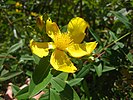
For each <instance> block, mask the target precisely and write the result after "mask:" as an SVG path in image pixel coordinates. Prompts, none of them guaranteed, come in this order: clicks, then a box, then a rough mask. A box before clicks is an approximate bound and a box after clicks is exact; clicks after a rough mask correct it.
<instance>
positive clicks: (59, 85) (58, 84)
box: [51, 77, 66, 92]
mask: <svg viewBox="0 0 133 100" xmlns="http://www.w3.org/2000/svg"><path fill="white" fill-rule="evenodd" d="M51 84H52V88H55V89H56V91H58V92H61V91H63V90H64V88H65V85H66V82H65V81H63V80H62V79H60V78H58V77H53V78H52V80H51Z"/></svg>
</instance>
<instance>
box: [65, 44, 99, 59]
mask: <svg viewBox="0 0 133 100" xmlns="http://www.w3.org/2000/svg"><path fill="white" fill-rule="evenodd" d="M96 45H97V43H96V42H89V43H83V44H73V45H71V46H69V47H68V48H67V49H66V50H67V51H68V52H69V54H70V55H71V56H72V57H76V58H78V57H82V56H85V55H90V54H91V53H92V51H93V50H94V49H95V48H96Z"/></svg>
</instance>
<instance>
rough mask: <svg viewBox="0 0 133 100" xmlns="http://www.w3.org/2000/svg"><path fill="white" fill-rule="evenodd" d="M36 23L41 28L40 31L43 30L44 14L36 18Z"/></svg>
mask: <svg viewBox="0 0 133 100" xmlns="http://www.w3.org/2000/svg"><path fill="white" fill-rule="evenodd" d="M36 24H37V26H38V28H39V29H40V31H42V30H43V29H44V22H43V16H39V17H38V18H37V19H36Z"/></svg>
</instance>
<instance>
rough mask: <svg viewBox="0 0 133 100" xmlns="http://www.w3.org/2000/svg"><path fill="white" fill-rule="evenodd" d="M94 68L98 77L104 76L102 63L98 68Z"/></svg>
mask: <svg viewBox="0 0 133 100" xmlns="http://www.w3.org/2000/svg"><path fill="white" fill-rule="evenodd" d="M94 68H95V71H96V73H97V75H98V76H99V77H100V76H101V75H102V64H101V63H100V64H99V65H98V66H96V65H94Z"/></svg>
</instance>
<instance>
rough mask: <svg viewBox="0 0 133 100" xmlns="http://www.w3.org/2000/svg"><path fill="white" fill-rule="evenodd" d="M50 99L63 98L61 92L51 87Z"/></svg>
mask: <svg viewBox="0 0 133 100" xmlns="http://www.w3.org/2000/svg"><path fill="white" fill-rule="evenodd" d="M50 100H61V98H60V96H59V93H57V92H56V91H55V90H53V89H51V88H50Z"/></svg>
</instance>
